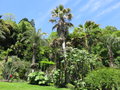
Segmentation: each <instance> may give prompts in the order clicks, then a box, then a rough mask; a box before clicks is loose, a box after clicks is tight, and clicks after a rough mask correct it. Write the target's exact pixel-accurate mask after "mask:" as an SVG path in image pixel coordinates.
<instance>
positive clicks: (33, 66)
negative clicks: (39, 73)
mask: <svg viewBox="0 0 120 90" xmlns="http://www.w3.org/2000/svg"><path fill="white" fill-rule="evenodd" d="M35 46H36V45H35V43H33V56H32V72H35V59H36V47H35Z"/></svg>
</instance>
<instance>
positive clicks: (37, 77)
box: [28, 71, 51, 85]
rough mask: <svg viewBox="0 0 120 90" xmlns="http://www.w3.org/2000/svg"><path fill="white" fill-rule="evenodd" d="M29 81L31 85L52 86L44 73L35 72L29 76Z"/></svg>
mask: <svg viewBox="0 0 120 90" xmlns="http://www.w3.org/2000/svg"><path fill="white" fill-rule="evenodd" d="M28 81H29V83H30V84H36V85H50V83H51V81H50V79H49V78H48V77H47V75H45V73H44V72H42V71H41V72H33V73H30V74H29V75H28Z"/></svg>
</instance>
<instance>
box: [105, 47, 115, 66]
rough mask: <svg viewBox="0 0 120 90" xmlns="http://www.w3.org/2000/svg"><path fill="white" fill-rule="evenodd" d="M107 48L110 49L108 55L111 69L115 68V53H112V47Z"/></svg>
mask: <svg viewBox="0 0 120 90" xmlns="http://www.w3.org/2000/svg"><path fill="white" fill-rule="evenodd" d="M107 48H108V55H109V66H110V67H113V66H114V63H113V59H114V57H113V52H112V49H111V47H110V46H108V45H107Z"/></svg>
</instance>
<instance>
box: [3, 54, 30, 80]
mask: <svg viewBox="0 0 120 90" xmlns="http://www.w3.org/2000/svg"><path fill="white" fill-rule="evenodd" d="M29 66H30V64H29V63H28V62H25V61H21V60H20V59H19V58H18V57H16V56H11V57H9V58H8V61H7V62H6V63H4V62H3V64H2V76H3V78H4V79H5V80H11V79H12V80H14V79H18V80H19V79H23V80H26V78H27V74H28V72H29ZM10 75H12V78H11V77H10Z"/></svg>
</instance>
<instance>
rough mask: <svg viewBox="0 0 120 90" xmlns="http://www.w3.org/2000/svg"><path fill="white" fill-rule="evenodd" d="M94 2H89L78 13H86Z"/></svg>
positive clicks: (93, 0) (91, 0) (90, 0)
mask: <svg viewBox="0 0 120 90" xmlns="http://www.w3.org/2000/svg"><path fill="white" fill-rule="evenodd" d="M94 2H95V0H89V2H88V3H87V4H86V5H85V6H84V7H82V8H80V10H79V11H80V12H83V11H86V10H87V9H89V8H90V7H91V5H92V4H93V3H94Z"/></svg>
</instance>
